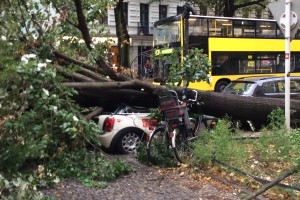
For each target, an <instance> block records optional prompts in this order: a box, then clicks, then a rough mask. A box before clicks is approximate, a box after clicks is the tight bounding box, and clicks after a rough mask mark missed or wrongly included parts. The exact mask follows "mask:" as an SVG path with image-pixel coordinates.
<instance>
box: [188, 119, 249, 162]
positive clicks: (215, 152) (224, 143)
mask: <svg viewBox="0 0 300 200" xmlns="http://www.w3.org/2000/svg"><path fill="white" fill-rule="evenodd" d="M239 134H240V132H239V131H238V130H235V131H232V125H231V122H230V121H229V120H228V119H223V120H218V124H217V126H216V127H215V128H214V129H212V130H211V131H205V132H204V133H202V134H201V135H200V137H199V138H198V139H197V141H196V142H195V144H194V159H193V160H194V162H195V163H196V164H198V165H199V166H201V167H208V166H209V165H210V164H211V161H212V157H213V156H214V157H216V158H217V159H218V160H220V161H222V162H226V163H234V165H235V166H241V165H242V163H243V162H244V161H245V159H246V158H247V156H248V155H247V151H246V149H245V147H244V146H241V145H240V143H241V141H240V140H236V139H235V137H237V136H239Z"/></svg>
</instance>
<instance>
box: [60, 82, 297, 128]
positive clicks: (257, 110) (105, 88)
mask: <svg viewBox="0 0 300 200" xmlns="http://www.w3.org/2000/svg"><path fill="white" fill-rule="evenodd" d="M64 85H65V86H68V87H72V88H75V89H77V90H79V94H80V98H78V99H79V100H80V103H81V104H82V105H85V106H104V107H107V106H110V105H116V104H119V103H128V104H131V105H136V106H146V107H157V106H158V101H157V96H156V94H157V92H159V91H163V90H166V89H167V87H165V86H162V85H154V84H151V83H147V82H143V81H140V80H131V81H125V82H116V81H112V82H82V83H72V82H69V83H64ZM173 89H175V90H176V91H177V92H178V94H179V95H180V94H181V90H182V88H181V87H175V88H173ZM199 93H200V96H201V101H203V102H204V112H205V114H208V115H213V116H217V117H223V116H225V115H228V116H229V117H231V118H233V119H240V120H250V121H253V122H254V123H257V124H266V123H267V116H268V115H269V114H270V113H271V112H272V110H274V109H275V108H282V109H284V106H285V104H284V99H275V98H257V97H256V98H255V97H243V96H238V95H234V94H222V93H217V92H210V91H199ZM291 110H294V111H296V112H294V113H293V114H292V115H291V119H292V120H294V119H300V101H298V100H291Z"/></svg>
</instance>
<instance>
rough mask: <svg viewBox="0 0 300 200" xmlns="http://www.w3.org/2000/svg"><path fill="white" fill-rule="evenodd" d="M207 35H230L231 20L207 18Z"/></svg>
mask: <svg viewBox="0 0 300 200" xmlns="http://www.w3.org/2000/svg"><path fill="white" fill-rule="evenodd" d="M208 24H209V36H222V37H232V20H229V19H208Z"/></svg>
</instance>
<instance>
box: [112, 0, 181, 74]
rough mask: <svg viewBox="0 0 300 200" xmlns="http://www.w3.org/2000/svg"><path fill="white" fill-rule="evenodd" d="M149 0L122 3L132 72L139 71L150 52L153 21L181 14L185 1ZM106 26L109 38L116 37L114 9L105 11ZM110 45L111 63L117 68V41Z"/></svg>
mask: <svg viewBox="0 0 300 200" xmlns="http://www.w3.org/2000/svg"><path fill="white" fill-rule="evenodd" d="M149 2H151V1H149V0H135V1H129V0H125V1H124V6H123V11H124V14H125V20H127V30H128V34H129V35H130V38H131V40H130V52H128V53H129V56H130V65H131V69H132V70H134V71H136V72H137V71H139V67H140V68H141V67H142V66H143V64H144V63H145V61H146V60H147V59H149V57H150V54H151V52H152V35H153V24H154V22H155V21H157V20H159V19H162V18H166V17H169V16H173V15H176V14H178V13H180V12H181V10H182V6H183V5H184V3H185V1H179V0H162V1H160V2H154V3H149ZM107 14H108V18H107V24H108V28H109V30H110V36H111V37H112V38H113V37H116V24H115V13H114V9H113V8H110V9H108V11H107ZM114 41H116V42H114V43H113V44H112V49H111V51H112V61H113V63H114V64H115V65H116V66H118V60H117V58H118V49H117V40H114Z"/></svg>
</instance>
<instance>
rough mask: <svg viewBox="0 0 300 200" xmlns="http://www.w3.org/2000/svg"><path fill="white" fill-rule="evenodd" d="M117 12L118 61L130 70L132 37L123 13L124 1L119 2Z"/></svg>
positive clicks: (115, 9) (119, 0)
mask: <svg viewBox="0 0 300 200" xmlns="http://www.w3.org/2000/svg"><path fill="white" fill-rule="evenodd" d="M114 11H115V21H116V32H117V37H118V51H119V54H118V61H119V64H120V65H121V66H122V67H126V68H129V67H130V61H129V48H130V40H129V39H130V37H129V34H128V31H127V21H126V19H125V16H124V13H123V0H118V2H117V4H116V7H115V8H114Z"/></svg>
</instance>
